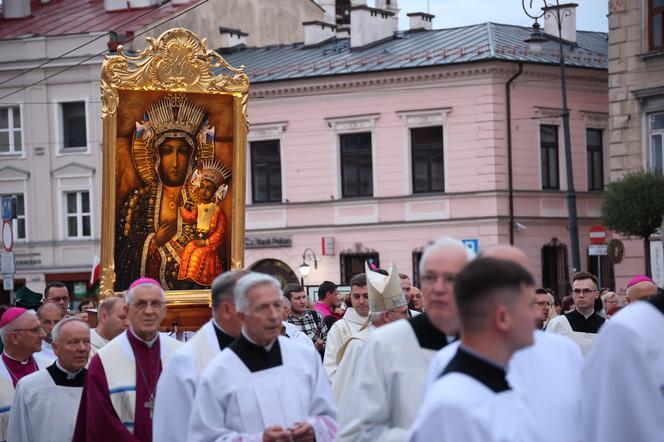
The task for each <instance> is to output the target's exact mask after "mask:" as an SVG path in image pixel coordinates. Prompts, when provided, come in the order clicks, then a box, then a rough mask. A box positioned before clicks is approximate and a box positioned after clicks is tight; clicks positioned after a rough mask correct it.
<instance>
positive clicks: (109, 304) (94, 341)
mask: <svg viewBox="0 0 664 442" xmlns="http://www.w3.org/2000/svg"><path fill="white" fill-rule="evenodd" d="M125 305H126V304H125V300H124V298H123V297H121V296H114V297H112V298H106V299H104V300H103V301H102V302H101V303H99V307H97V328H95V329H92V330H90V345H91V346H90V359H92V357H93V356H94V355H96V354H97V352H98V351H99V349H101V348H102V347H103V346H105V345H106V344H108V343H109V342H110V341H111V340H112V339H113V338H115V337H116V336H118V335H119V334H121V333H122V332H124V331H125V330H127V327H129V321H127V312H126V311H125Z"/></svg>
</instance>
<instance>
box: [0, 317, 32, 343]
mask: <svg viewBox="0 0 664 442" xmlns="http://www.w3.org/2000/svg"><path fill="white" fill-rule="evenodd" d="M23 315H32V316H37V313H36V312H35V311H34V310H26V311H25V312H23V313H22V314H20V315H19V316H17V317H16V318H14V320H13V321H12V322H10V323H9V324H7V325H5V326H4V327H2V328H0V339H2V343H3V344H4V343H5V342H7V335H9V333H11V332H13V331H14V326H12V324H13V323H14V322H15V321H16V320H17V319H18V318H20V317H21V316H23Z"/></svg>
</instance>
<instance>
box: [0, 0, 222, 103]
mask: <svg viewBox="0 0 664 442" xmlns="http://www.w3.org/2000/svg"><path fill="white" fill-rule="evenodd" d="M209 1H210V0H202V1H201V2H200V3H197V4H195V5H194V6H192V7H190V8H188V9H185V10H184V11H182V12H180V13H178V14H176V15H174V16H172V17H168V18H167V19H166V20H163V21H161V22H159V23H157V24H156V25H154V26H152V27H150V28H148V29H146V30H144V31H143V32H139V33H138V34H135V35H134V36H132V37H131V38H128V39H127V40H125V43H128V42H130V41H133V40H135V39H136V38H137V37H140V36H141V35H143V34H147V33H148V32H150V31H152V30H153V29H155V28H158V27H159V26H161V25H163V24H164V23H168V22H169V21H171V20H174V19H176V18H178V17H180V16H182V15H184V14H186V13H188V12H190V11H192V10H194V9H196V8H198V7H199V6H202V5H204V4H205V3H208V2H209ZM153 12H154V11H153ZM107 52H108V50H104V51H101V52H99V53H97V54H93V55H91V56H89V57H86V58H84V59H83V60H81V61H79V62H77V63H74V64H72V65H69V66H67V67H65V68H63V69H60V70H59V71H57V72H54V73H53V74H50V75H47V76H46V77H44V78H42V79H40V80H37V81H35V82H32V83H30V84H27V85H25V86H22V87H20V88H18V89H16V90H15V91H13V92H10V93H8V94H5V95H3V96H1V97H0V100H3V99H5V98H7V97H11V96H12V95H15V94H17V93H19V92H21V91H24V90H26V89H29V88H31V87H33V86H36V85H38V84H40V83H43V82H45V81H46V80H48V79H50V78H53V77H55V76H57V75H60V74H62V73H64V72H67V71H68V70H70V69H73V68H75V67H77V66H80V65H82V64H83V63H85V62H86V61H90V60H92V59H93V58H96V57H99V56H101V55H104V54H106V53H107Z"/></svg>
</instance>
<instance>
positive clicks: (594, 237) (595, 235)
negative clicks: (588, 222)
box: [590, 226, 606, 244]
mask: <svg viewBox="0 0 664 442" xmlns="http://www.w3.org/2000/svg"><path fill="white" fill-rule="evenodd" d="M605 242H606V229H605V228H604V227H602V226H592V227H591V228H590V243H591V244H604V243H605Z"/></svg>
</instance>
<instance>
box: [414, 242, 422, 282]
mask: <svg viewBox="0 0 664 442" xmlns="http://www.w3.org/2000/svg"><path fill="white" fill-rule="evenodd" d="M423 250H424V248H421V249H419V250H413V285H414V286H415V287H419V286H420V261H422V254H423V253H424V252H423Z"/></svg>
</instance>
